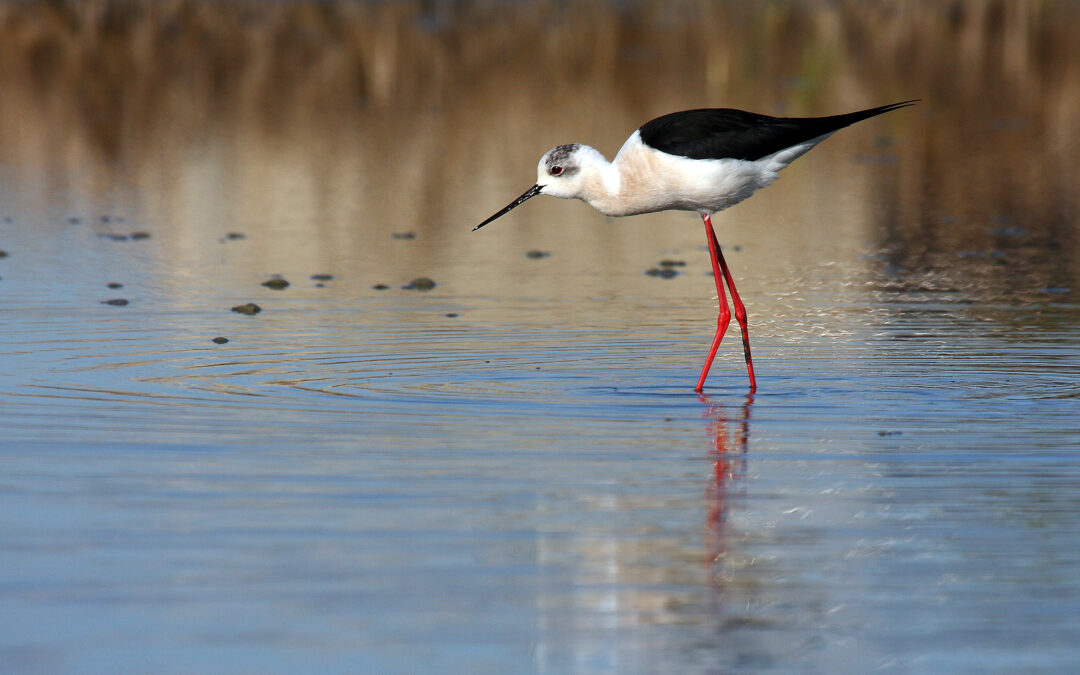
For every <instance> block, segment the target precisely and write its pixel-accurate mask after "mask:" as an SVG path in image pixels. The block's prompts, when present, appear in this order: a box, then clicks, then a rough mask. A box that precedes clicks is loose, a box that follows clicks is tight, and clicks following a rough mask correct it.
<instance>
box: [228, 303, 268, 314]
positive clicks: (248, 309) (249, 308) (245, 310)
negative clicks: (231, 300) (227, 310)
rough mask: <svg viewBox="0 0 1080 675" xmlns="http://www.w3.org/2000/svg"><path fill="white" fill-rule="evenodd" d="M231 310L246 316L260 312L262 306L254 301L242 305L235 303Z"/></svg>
mask: <svg viewBox="0 0 1080 675" xmlns="http://www.w3.org/2000/svg"><path fill="white" fill-rule="evenodd" d="M232 311H234V312H236V313H237V314H247V315H248V316H252V315H255V314H258V313H259V312H261V311H262V307H259V306H258V305H256V304H255V303H254V302H249V303H246V304H243V305H237V306H236V307H233V308H232Z"/></svg>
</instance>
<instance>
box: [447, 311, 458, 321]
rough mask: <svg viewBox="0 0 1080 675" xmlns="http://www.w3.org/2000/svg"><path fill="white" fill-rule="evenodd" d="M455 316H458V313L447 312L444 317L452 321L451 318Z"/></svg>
mask: <svg viewBox="0 0 1080 675" xmlns="http://www.w3.org/2000/svg"><path fill="white" fill-rule="evenodd" d="M457 315H458V313H457V312H447V313H446V316H448V317H450V318H451V319H453V318H454V317H456V316H457Z"/></svg>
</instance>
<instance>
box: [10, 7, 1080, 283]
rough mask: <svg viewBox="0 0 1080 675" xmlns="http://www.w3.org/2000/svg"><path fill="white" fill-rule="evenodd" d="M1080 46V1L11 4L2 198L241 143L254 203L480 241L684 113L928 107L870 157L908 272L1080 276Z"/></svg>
mask: <svg viewBox="0 0 1080 675" xmlns="http://www.w3.org/2000/svg"><path fill="white" fill-rule="evenodd" d="M1077 34H1080V6H1078V5H1077V4H1076V3H1069V2H1007V1H996V2H985V1H983V0H970V1H963V0H958V1H956V2H949V3H940V2H930V1H924V2H885V3H864V2H857V1H854V0H851V1H840V2H824V1H821V2H813V1H811V2H800V3H789V2H751V3H709V2H690V3H671V2H659V1H650V0H645V1H642V2H610V3H592V2H535V3H502V2H464V3H435V2H379V3H348V2H319V3H307V2H287V3H265V2H228V3H224V2H207V1H201V0H167V1H165V2H154V3H142V2H121V1H108V0H97V1H91V2H70V3H64V2H20V3H6V4H3V5H0V91H2V92H3V96H2V97H0V177H3V176H7V177H8V178H7V180H8V181H9V182H11V183H13V184H20V183H26V182H31V183H32V182H42V181H49V180H55V179H56V176H57V175H58V174H63V175H64V180H65V181H66V182H68V183H74V184H77V185H80V186H82V190H83V191H85V192H86V193H88V194H90V195H94V194H95V193H96V192H102V191H110V190H114V189H115V185H116V183H117V182H118V181H119V182H124V181H129V182H132V183H134V184H138V185H143V186H144V187H146V185H144V182H145V181H156V182H154V183H152V184H151V185H150V187H153V188H155V189H160V190H163V191H165V192H169V190H170V189H172V188H173V187H174V186H173V185H172V182H174V181H176V180H178V179H177V177H176V175H174V174H175V171H174V169H175V167H177V166H183V165H184V164H185V162H186V161H188V160H187V158H188V157H189V155H190V153H191V152H192V148H193V147H195V148H205V147H206V146H207V145H214V144H218V145H221V146H223V147H225V148H226V150H225V152H226V154H229V155H230V156H237V157H240V158H241V159H240V160H239V161H237V162H236V165H237V166H238V167H239V169H238V170H239V171H241V172H243V173H244V174H245V181H246V182H247V183H257V182H258V181H259V180H260V175H261V174H260V171H262V172H265V167H266V166H267V165H268V164H272V163H275V162H278V163H281V162H283V159H282V155H281V154H275V153H278V152H285V151H284V150H282V148H291V149H292V153H291V154H288V155H287V159H288V162H291V163H292V164H293V165H294V170H295V172H296V174H309V175H310V178H311V179H310V180H309V181H308V182H309V183H311V185H309V186H307V187H304V186H303V185H298V186H296V187H295V188H294V190H293V191H292V192H291V195H290V197H291V198H292V199H297V198H299V197H298V196H297V192H299V191H303V190H316V189H327V188H326V186H327V185H331V186H332V188H330V189H332V191H334V192H335V194H339V195H340V194H343V193H347V192H349V191H350V190H352V189H353V187H352V186H356V189H357V191H358V194H359V195H360V196H358V197H356V198H355V199H358V200H360V203H359V204H353V208H352V211H349V213H355V211H356V210H357V209H359V208H363V209H367V210H369V211H370V212H371V213H372V214H373V215H375V216H378V217H384V218H389V217H392V215H391V214H393V213H395V209H397V208H400V207H399V206H393V207H392V206H391V205H389V204H388V203H387V202H388V201H395V202H397V203H398V204H399V205H400V203H401V202H406V203H409V204H412V206H411V207H408V208H407V209H406V211H405V213H404V214H403V215H404V217H406V218H410V219H412V218H416V219H419V218H420V217H421V216H422V215H423V214H424V213H431V212H432V211H438V212H442V213H445V214H450V215H453V217H454V218H460V219H462V220H463V221H468V220H470V219H471V218H473V217H475V216H474V209H471V208H470V209H466V208H465V206H466V204H468V203H469V201H470V200H471V199H473V198H474V197H475V196H476V195H477V194H483V195H484V196H485V197H490V198H491V199H492V200H494V201H498V200H500V199H502V198H503V197H506V198H509V197H510V196H512V195H513V194H517V192H518V191H520V189H523V187H524V186H522V185H519V183H520V180H514V178H516V177H518V176H520V175H522V167H525V169H528V170H526V171H525V172H524V173H525V174H528V173H529V171H530V170H531V169H530V167H532V166H533V165H534V164H535V161H536V158H537V156H538V154H539V152H538V149H539V151H542V150H543V149H544V148H546V147H548V146H549V145H553V144H555V143H557V142H566V141H568V140H582V141H588V142H591V143H593V144H595V145H597V146H598V147H601V148H604V149H606V151H607V152H609V153H611V152H613V151H614V148H617V147H618V145H619V144H620V143H621V142H622V140H623V139H624V138H625V136H626V134H627V133H628V132H629V130H631V129H633V128H634V127H635V126H637V125H638V124H640V123H641V122H643V121H645V120H647V119H649V118H650V117H651V116H654V115H657V114H661V113H664V112H668V111H670V110H675V109H680V108H690V107H701V106H731V107H741V108H748V109H753V110H758V111H761V112H767V113H772V114H789V115H804V114H806V115H816V114H829V113H834V112H841V111H846V110H848V109H855V108H858V107H861V106H870V105H877V104H881V103H886V102H891V101H896V100H902V99H906V98H916V97H917V98H921V99H923V103H922V105H921V106H920V107H919V108H917V109H915V111H913V112H911V113H908V114H904V115H900V114H896V115H893V116H890V117H889V118H888V119H886V120H884V121H883V122H882V123H881V126H879V127H878V128H879V130H882V131H880V134H881V136H880V138H879V139H878V140H877V141H876V143H874V142H873V141H871V142H870V143H869V144H867V143H863V144H862V145H858V144H856V145H852V146H849V147H851V148H854V149H855V150H853V152H855V151H857V152H859V154H858V157H857V161H859V162H862V163H863V164H866V165H882V164H890V165H891V164H895V165H896V169H895V171H892V172H885V173H882V172H877V173H875V172H873V171H871V174H872V175H875V176H878V175H880V176H883V178H882V179H880V180H879V182H878V184H877V185H876V187H875V195H874V196H875V205H874V206H873V207H872V209H871V210H872V213H873V214H874V217H875V218H876V221H877V227H878V229H879V230H880V240H881V244H882V247H883V249H884V250H887V252H888V254H889V256H890V259H891V260H892V263H893V264H895V265H899V266H916V267H917V266H920V265H934V264H937V263H935V262H934V260H935V258H934V256H935V255H938V254H943V255H945V256H946V257H950V256H952V257H955V255H956V253H957V252H964V251H985V250H988V249H991V248H994V247H995V246H999V245H1000V244H1001V240H1002V239H1004V240H1007V242H1006V243H1008V242H1009V241H1013V240H1016V239H1022V240H1023V242H1024V245H1034V246H1036V248H1037V249H1038V251H1037V252H1039V254H1040V255H1042V254H1046V253H1047V252H1056V255H1058V256H1060V257H1061V259H1063V260H1064V261H1065V262H1064V265H1065V270H1066V272H1065V276H1066V277H1069V278H1075V276H1076V267H1077V263H1076V257H1077V255H1076V254H1077V248H1078V247H1077V237H1076V230H1077V219H1078V213H1080V210H1078V198H1077V197H1076V196H1075V194H1074V190H1075V186H1076V185H1080V168H1078V166H1080V162H1078V161H1077V160H1078V159H1080V144H1078V141H1077V134H1076V120H1077V119H1080V41H1078V40H1077V39H1076V35H1077ZM838 138H840V137H838ZM897 138H899V139H901V141H900V142H897V140H896V139H897ZM840 142H851V143H854V141H840ZM867 145H869V146H870V149H869V150H868V149H867V148H866V146H867ZM859 148H861V150H860V149H859ZM170 167H171V168H170ZM260 167H262V168H260ZM375 168H377V170H375ZM170 172H172V173H170ZM149 177H153V178H149ZM827 185H828V182H827V180H822V181H821V182H820V183H818V182H815V187H817V188H819V189H822V188H824V187H825V186H827ZM256 192H257V193H258V194H272V193H276V192H280V191H279V190H275V189H272V188H268V189H262V190H259V191H256ZM388 195H395V199H394V200H388ZM493 195H497V199H496V197H495V196H493ZM312 199H315V197H312ZM494 201H493V203H494ZM500 205H501V202H500ZM401 215H402V214H401V213H400V211H398V216H399V217H400V216H401ZM447 220H449V217H448V218H447V219H446V220H443V221H440V222H442V223H445V222H447ZM1010 228H1013V229H1010ZM1013 243H1015V241H1013ZM1048 283H1049V282H1048ZM1055 283H1056V282H1055Z"/></svg>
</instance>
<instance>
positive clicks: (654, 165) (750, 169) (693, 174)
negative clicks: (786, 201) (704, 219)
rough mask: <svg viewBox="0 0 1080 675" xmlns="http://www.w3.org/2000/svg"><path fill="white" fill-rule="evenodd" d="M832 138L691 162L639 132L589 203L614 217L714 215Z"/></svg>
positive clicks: (628, 143) (619, 156)
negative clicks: (746, 156)
mask: <svg viewBox="0 0 1080 675" xmlns="http://www.w3.org/2000/svg"><path fill="white" fill-rule="evenodd" d="M826 137H827V136H821V137H820V138H815V139H813V140H811V141H807V142H806V143H802V144H800V145H797V146H793V147H791V148H787V149H785V150H781V151H780V152H777V153H774V154H772V155H769V156H768V157H763V158H761V159H758V160H754V161H746V160H740V159H688V158H686V157H679V156H677V155H669V154H667V153H665V152H660V151H659V150H656V149H654V148H651V147H649V146H647V145H645V144H644V143H643V142H642V141H641V135H640V134H639V133H638V132H637V131H635V132H634V133H633V134H632V135H631V136H630V138H628V139H627V140H626V143H624V144H623V147H622V149H620V150H619V153H618V154H617V155H616V156H615V159H614V160H613V161H612V163H611V169H612V173H613V174H615V176H614V177H617V180H613V178H614V177H611V178H608V180H607V181H605V182H606V183H607V184H608V185H607V186H606V187H607V189H605V190H603V191H602V193H600V194H595V195H589V197H588V198H586V201H587V202H588V203H589V204H590V205H591V206H592V207H593V208H595V209H597V210H598V211H600V212H601V213H604V214H606V215H609V216H631V215H636V214H639V213H651V212H653V211H664V210H668V209H676V210H683V211H708V212H710V213H714V212H716V211H721V210H723V209H726V208H728V207H730V206H734V205H735V204H738V203H739V202H741V201H742V200H744V199H746V198H747V197H749V196H750V195H752V194H754V192H755V191H756V190H758V189H760V188H763V187H765V186H766V185H768V184H769V183H772V182H773V181H774V180H776V178H777V172H778V171H780V170H781V169H783V168H784V167H786V166H787V165H788V164H790V163H791V162H792V161H793V160H795V159H796V158H797V157H799V156H800V155H802V154H804V153H805V152H807V151H808V150H810V148H812V147H814V146H815V145H817V144H818V143H820V142H821V141H822V140H824V139H825V138H826Z"/></svg>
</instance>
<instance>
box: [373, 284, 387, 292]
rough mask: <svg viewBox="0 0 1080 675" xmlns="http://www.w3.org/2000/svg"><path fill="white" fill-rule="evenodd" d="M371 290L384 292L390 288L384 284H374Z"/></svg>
mask: <svg viewBox="0 0 1080 675" xmlns="http://www.w3.org/2000/svg"><path fill="white" fill-rule="evenodd" d="M372 288H374V289H375V290H377V291H385V290H386V289H388V288H390V287H389V286H387V285H386V284H375V285H374V286H372Z"/></svg>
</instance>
